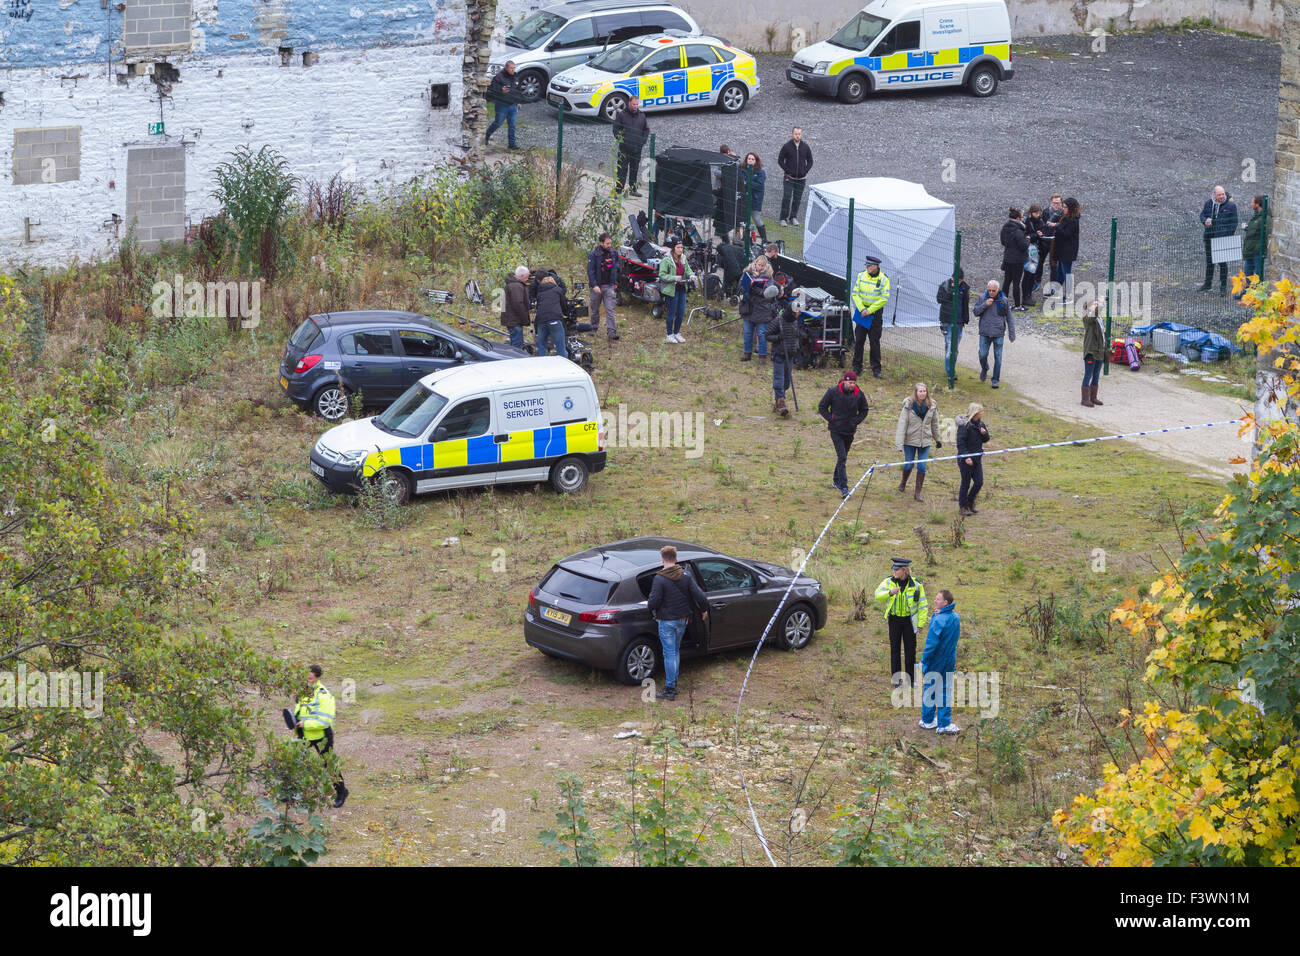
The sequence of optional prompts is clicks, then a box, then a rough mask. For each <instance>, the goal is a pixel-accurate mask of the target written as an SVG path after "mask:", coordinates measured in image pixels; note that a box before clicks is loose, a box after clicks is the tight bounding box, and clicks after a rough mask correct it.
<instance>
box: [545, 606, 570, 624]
mask: <svg viewBox="0 0 1300 956" xmlns="http://www.w3.org/2000/svg"><path fill="white" fill-rule="evenodd" d="M542 617H544V618H546V619H547V620H548V621H555V622H556V623H557V624H568V623H569V622H570V621H572V620H573V615H572V614H566V613H565V612H564V611H557V610H556V609H555V608H553V607H544V608H542Z"/></svg>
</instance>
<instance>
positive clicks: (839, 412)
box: [817, 370, 867, 498]
mask: <svg viewBox="0 0 1300 956" xmlns="http://www.w3.org/2000/svg"><path fill="white" fill-rule="evenodd" d="M817 414H818V415H820V416H821V417H822V418H824V419H826V428H827V430H829V431H830V433H831V444H832V445H834V446H835V474H834V476H832V478H831V487H833V488H834V489H835V490H836V491H838V492H839V493H840V497H841V498H847V497H848V496H849V475H848V468H847V462H848V458H849V448H851V447H852V446H853V438H854V436H855V435H856V434H857V431H858V426H859V425H861V424H862V423H863V422H864V421H865V420H866V418H867V396H866V395H864V394H863V393H862V389H860V388H858V376H857V373H856V372H854V371H852V370H849V371H847V372H845V373H844V375H843V377H842V378H841V379H840V382H839V384H838V385H832V386H831V387H830V388H828V389H826V394H825V395H823V396H822V400H821V404H819V405H818V406H817Z"/></svg>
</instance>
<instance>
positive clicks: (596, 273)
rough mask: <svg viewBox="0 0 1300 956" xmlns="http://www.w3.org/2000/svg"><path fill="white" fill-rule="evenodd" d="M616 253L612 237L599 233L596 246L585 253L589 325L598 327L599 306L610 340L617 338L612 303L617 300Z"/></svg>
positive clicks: (605, 233)
mask: <svg viewBox="0 0 1300 956" xmlns="http://www.w3.org/2000/svg"><path fill="white" fill-rule="evenodd" d="M618 268H619V263H618V253H617V252H615V251H614V237H613V236H611V235H610V234H609V233H607V232H602V233H601V234H600V239H599V241H598V242H597V243H596V248H594V249H592V250H591V252H590V253H588V255H587V284H588V285H589V286H591V325H592V328H593V329H598V328H600V312H601V307H602V306H603V307H604V310H605V334H606V335H607V336H609V340H610V341H611V342H615V341H617V340H618V339H619V334H618V326H617V325H616V324H615V321H614V305H615V303H617V301H618Z"/></svg>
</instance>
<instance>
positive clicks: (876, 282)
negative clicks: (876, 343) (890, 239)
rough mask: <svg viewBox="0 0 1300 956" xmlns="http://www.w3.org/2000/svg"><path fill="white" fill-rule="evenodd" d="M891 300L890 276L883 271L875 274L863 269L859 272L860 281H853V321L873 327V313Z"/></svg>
mask: <svg viewBox="0 0 1300 956" xmlns="http://www.w3.org/2000/svg"><path fill="white" fill-rule="evenodd" d="M888 301H889V276H887V275H885V274H884V273H883V272H877V273H876V274H875V275H872V274H871V273H869V272H868V271H867V270H866V269H863V270H862V271H861V272H860V273H858V281H857V282H855V283H853V308H854V309H855V310H856V311H855V312H854V314H853V321H854V322H857V323H858V325H865V326H867V327H868V328H870V327H871V324H872V320H871V319H870V318H869V316H870V315H871V313H873V312H876V311H879V310H880V309H883V308H884V307H885V303H886V302H888Z"/></svg>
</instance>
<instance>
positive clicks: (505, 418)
mask: <svg viewBox="0 0 1300 956" xmlns="http://www.w3.org/2000/svg"><path fill="white" fill-rule="evenodd" d="M604 467H605V445H604V436H603V435H602V433H601V428H600V406H599V403H598V401H597V398H596V386H595V384H594V383H593V382H592V380H591V376H589V375H588V374H587V373H586V372H584V371H583V370H582V369H581V368H579V367H578V366H577V365H575V364H574V363H573V362H570V361H569V360H568V359H563V358H559V357H558V356H554V357H550V356H548V357H546V358H527V359H506V360H503V361H499V362H480V363H475V364H472V365H462V366H457V367H455V368H450V369H445V370H443V371H439V372H432V373H430V374H429V375H426V376H425V377H424V378H422V379H420V381H419V382H417V383H416V384H415V385H413V386H411V388H410V389H408V390H407V391H406V392H405V393H404V394H403V395H402V396H401V397H400V398H398V399H397V401H396V402H394V403H393V404H392V405H390V406H389V407H388V410H387V411H385V412H384V413H383V414H382V415H376V416H375V417H373V418H366V419H362V420H358V421H353V422H348V423H346V424H343V425H339V426H337V427H335V428H331V429H330V430H329V431H327V432H326V433H325V434H324V435H322V436H321V437H320V440H319V441H318V442H316V447H315V448H313V449H312V452H311V471H312V474H314V475H315V476H316V477H317V478H318V479H319V480H320V481H321V482H322V483H323V484H324V485H325V486H326V487H327V488H329V489H330V490H331V491H335V492H340V493H355V492H356V491H358V490H359V489H360V485H361V483H362V481H374V482H375V483H376V484H377V485H378V487H379V489H380V490H381V491H382V493H383V494H384V495H385V496H386V497H388V498H390V499H391V500H393V501H395V502H397V503H399V504H404V503H405V502H407V501H408V500H410V497H411V495H413V494H423V493H425V492H429V491H439V490H444V489H451V488H467V487H473V486H477V485H497V484H514V483H522V482H543V481H545V482H549V483H550V485H551V487H552V488H554V489H555V490H556V491H557V492H560V493H564V494H571V493H573V492H575V491H580V490H582V488H584V487H585V486H586V484H587V476H588V475H589V474H590V473H592V472H597V471H601V470H603V469H604Z"/></svg>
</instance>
